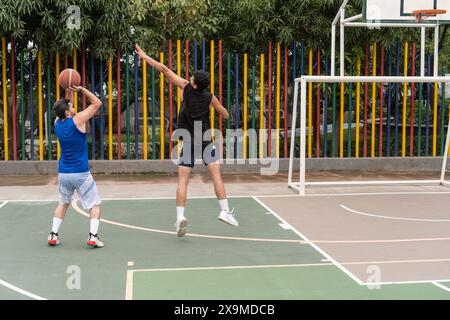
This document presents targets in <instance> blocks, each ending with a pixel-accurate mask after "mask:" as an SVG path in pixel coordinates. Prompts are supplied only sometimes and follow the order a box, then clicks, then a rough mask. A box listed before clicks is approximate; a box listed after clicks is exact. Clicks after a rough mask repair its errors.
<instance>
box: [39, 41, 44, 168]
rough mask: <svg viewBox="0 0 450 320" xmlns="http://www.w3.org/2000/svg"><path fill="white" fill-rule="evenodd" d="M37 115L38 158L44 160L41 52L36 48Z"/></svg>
mask: <svg viewBox="0 0 450 320" xmlns="http://www.w3.org/2000/svg"><path fill="white" fill-rule="evenodd" d="M38 117H39V120H38V121H39V160H41V161H42V160H44V134H43V127H44V126H43V123H42V118H43V114H42V52H41V50H38Z"/></svg>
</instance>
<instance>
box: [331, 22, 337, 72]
mask: <svg viewBox="0 0 450 320" xmlns="http://www.w3.org/2000/svg"><path fill="white" fill-rule="evenodd" d="M335 70H336V25H335V24H333V25H332V26H331V76H334V75H335Z"/></svg>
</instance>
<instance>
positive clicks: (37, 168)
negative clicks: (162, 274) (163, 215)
mask: <svg viewBox="0 0 450 320" xmlns="http://www.w3.org/2000/svg"><path fill="white" fill-rule="evenodd" d="M299 163H300V160H299V159H295V160H294V162H293V168H294V170H296V171H298V168H299ZM89 166H90V168H91V171H92V172H93V173H100V174H101V173H104V174H112V173H117V174H120V173H176V172H177V166H176V164H175V163H174V162H172V161H171V160H112V161H109V160H93V161H89ZM441 166H442V158H441V157H436V158H432V157H420V158H417V157H413V158H375V159H362V158H358V159H356V158H344V159H339V158H326V159H307V160H306V168H307V171H382V172H391V171H394V172H414V171H430V172H431V171H432V172H439V171H440V170H441ZM288 168H289V160H288V159H278V160H277V159H264V160H262V161H259V160H246V161H244V160H242V159H239V160H225V161H224V163H223V165H222V167H221V170H222V172H224V173H246V172H248V173H261V174H268V175H270V174H274V173H278V172H287V171H288ZM193 171H194V172H202V171H205V167H204V165H203V164H202V163H201V162H200V163H199V164H198V165H196V166H195V168H194V170H193ZM57 172H58V162H57V161H2V162H0V175H54V174H56V173H57Z"/></svg>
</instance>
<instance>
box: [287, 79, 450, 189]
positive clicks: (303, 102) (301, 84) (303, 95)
mask: <svg viewBox="0 0 450 320" xmlns="http://www.w3.org/2000/svg"><path fill="white" fill-rule="evenodd" d="M449 82H450V77H393V76H302V77H301V78H296V79H295V85H294V101H293V111H292V125H291V141H290V153H289V171H288V186H289V187H290V188H292V189H294V190H296V191H298V192H299V194H300V196H304V195H305V189H306V186H310V185H322V186H326V185H329V186H333V185H388V184H413V183H416V184H417V183H420V184H436V185H439V184H440V185H447V186H450V182H448V181H445V171H446V166H447V157H448V153H449V141H450V130H449V128H450V126H449V124H450V122H449V121H446V122H447V131H446V138H445V148H444V152H443V161H442V168H441V172H440V177H439V178H436V179H435V180H388V181H378V180H375V181H373V180H367V181H321V182H310V181H306V176H305V172H306V142H307V140H306V139H307V137H306V120H307V112H306V111H307V110H306V109H307V102H308V100H307V84H309V83H313V84H314V83H318V84H323V83H336V84H344V85H345V84H349V83H356V84H358V83H360V84H361V83H374V84H378V85H379V86H386V85H390V84H395V83H397V84H398V83H401V84H412V83H414V84H419V83H421V84H426V83H434V84H435V86H436V85H437V84H438V83H440V84H441V85H445V84H446V83H449ZM435 90H437V88H436V87H435ZM412 94H414V93H412ZM299 95H300V108H299V107H298V101H299V99H298V98H299ZM403 107H404V108H405V106H403ZM297 116H299V117H300V119H299V120H300V121H299V123H300V124H299V129H300V130H299V131H300V132H299V134H298V135H297ZM348 116H351V114H349V115H348ZM449 120H450V117H449ZM357 121H359V119H357ZM380 121H384V119H380ZM386 123H387V125H390V119H389V122H388V121H387V122H386ZM372 125H375V123H372ZM325 127H326V125H325V124H324V128H325ZM319 129H320V128H319ZM347 130H351V128H347ZM357 130H359V123H358V126H357ZM325 132H327V131H325ZM310 134H311V133H310ZM325 136H326V135H325ZM296 141H297V142H299V147H300V155H299V168H300V172H299V173H300V175H299V181H298V182H295V181H294V180H293V165H294V159H295V145H296ZM368 158H369V157H368Z"/></svg>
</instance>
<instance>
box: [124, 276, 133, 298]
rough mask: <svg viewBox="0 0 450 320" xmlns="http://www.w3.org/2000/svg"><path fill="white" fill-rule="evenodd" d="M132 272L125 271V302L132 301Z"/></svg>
mask: <svg viewBox="0 0 450 320" xmlns="http://www.w3.org/2000/svg"><path fill="white" fill-rule="evenodd" d="M133 272H134V271H133V270H127V283H126V289H125V300H133Z"/></svg>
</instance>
